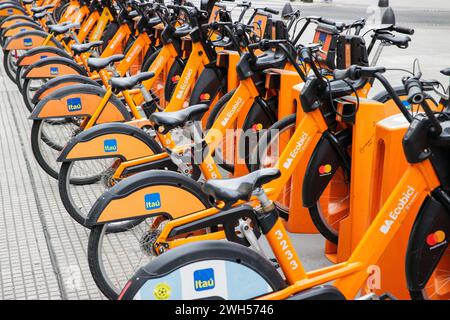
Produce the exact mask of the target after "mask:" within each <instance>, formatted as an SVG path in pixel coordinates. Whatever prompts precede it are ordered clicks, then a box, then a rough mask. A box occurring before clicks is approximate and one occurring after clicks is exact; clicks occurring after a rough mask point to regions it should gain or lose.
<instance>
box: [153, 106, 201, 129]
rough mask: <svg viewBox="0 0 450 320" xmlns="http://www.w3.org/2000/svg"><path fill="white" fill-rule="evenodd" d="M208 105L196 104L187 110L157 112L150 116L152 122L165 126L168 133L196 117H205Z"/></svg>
mask: <svg viewBox="0 0 450 320" xmlns="http://www.w3.org/2000/svg"><path fill="white" fill-rule="evenodd" d="M208 109H209V106H208V105H207V104H196V105H193V106H190V107H187V108H185V109H181V110H178V111H173V112H155V113H153V114H152V115H151V116H150V121H152V122H153V123H154V124H156V125H158V126H164V127H165V128H166V131H167V130H169V129H170V128H175V127H181V126H183V125H184V124H185V123H186V122H188V121H189V120H194V119H195V117H196V116H199V115H203V114H204V113H205V112H206V111H208Z"/></svg>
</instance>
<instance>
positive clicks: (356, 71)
mask: <svg viewBox="0 0 450 320" xmlns="http://www.w3.org/2000/svg"><path fill="white" fill-rule="evenodd" d="M385 71H386V68H385V67H362V66H358V65H352V66H351V67H349V68H347V69H343V70H339V69H336V70H334V71H333V75H334V78H335V79H336V80H344V79H346V78H349V79H351V80H359V79H361V78H373V77H374V76H375V74H376V73H384V72H385Z"/></svg>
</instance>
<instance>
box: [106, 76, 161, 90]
mask: <svg viewBox="0 0 450 320" xmlns="http://www.w3.org/2000/svg"><path fill="white" fill-rule="evenodd" d="M154 76H155V74H154V73H153V72H141V73H138V74H136V75H134V76H132V77H114V78H112V79H111V88H112V89H113V90H116V91H121V90H127V89H132V88H133V87H135V86H136V85H137V84H138V83H141V82H142V81H145V80H147V79H150V78H153V77H154Z"/></svg>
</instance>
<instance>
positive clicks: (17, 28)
mask: <svg viewBox="0 0 450 320" xmlns="http://www.w3.org/2000/svg"><path fill="white" fill-rule="evenodd" d="M27 30H28V31H29V30H41V31H42V27H41V26H39V25H37V24H36V23H34V22H28V21H24V22H19V23H16V24H13V25H12V26H9V27H8V28H5V29H3V30H2V33H1V37H2V43H5V40H6V38H9V37H12V36H13V35H15V34H17V33H18V32H21V31H27Z"/></svg>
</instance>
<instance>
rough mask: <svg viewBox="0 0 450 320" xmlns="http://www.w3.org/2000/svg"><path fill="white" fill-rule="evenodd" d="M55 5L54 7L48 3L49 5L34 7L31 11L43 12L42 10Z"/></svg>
mask: <svg viewBox="0 0 450 320" xmlns="http://www.w3.org/2000/svg"><path fill="white" fill-rule="evenodd" d="M53 7H54V5H53V4H48V5H46V6H42V7H33V8H31V12H33V13H41V12H44V11H45V10H47V9H50V8H53Z"/></svg>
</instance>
